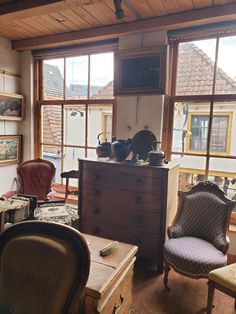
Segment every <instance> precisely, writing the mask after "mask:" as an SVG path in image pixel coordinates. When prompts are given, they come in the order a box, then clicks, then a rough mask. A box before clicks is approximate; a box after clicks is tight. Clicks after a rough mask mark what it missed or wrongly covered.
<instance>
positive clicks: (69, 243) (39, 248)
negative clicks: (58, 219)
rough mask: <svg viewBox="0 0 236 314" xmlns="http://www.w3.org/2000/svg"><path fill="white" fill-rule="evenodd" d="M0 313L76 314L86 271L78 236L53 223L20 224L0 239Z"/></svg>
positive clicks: (87, 265) (87, 258) (86, 256)
mask: <svg viewBox="0 0 236 314" xmlns="http://www.w3.org/2000/svg"><path fill="white" fill-rule="evenodd" d="M0 265H1V271H0V313H1V314H7V313H17V314H30V313H42V314H69V313H72V312H73V313H78V312H79V309H78V304H79V303H78V298H79V296H80V294H81V293H82V291H83V289H84V287H85V285H86V282H87V279H88V275H89V270H90V252H89V249H88V245H87V242H86V240H85V239H84V237H83V236H82V235H81V233H80V232H79V231H77V230H76V229H74V228H71V227H69V226H66V225H62V224H57V223H53V222H39V221H27V222H20V223H18V224H15V225H13V226H12V227H9V228H8V229H6V230H5V231H4V232H3V233H2V234H1V235H0Z"/></svg>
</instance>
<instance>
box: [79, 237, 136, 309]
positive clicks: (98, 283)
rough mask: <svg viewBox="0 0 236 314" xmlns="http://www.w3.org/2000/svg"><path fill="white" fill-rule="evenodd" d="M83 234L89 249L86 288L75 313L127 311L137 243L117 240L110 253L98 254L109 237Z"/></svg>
mask: <svg viewBox="0 0 236 314" xmlns="http://www.w3.org/2000/svg"><path fill="white" fill-rule="evenodd" d="M84 236H85V238H86V240H87V242H88V244H89V247H90V251H91V267H90V274H89V279H88V282H87V285H86V288H85V289H84V292H83V294H82V296H81V297H80V299H79V302H78V303H79V305H78V306H79V313H83V314H95V313H100V314H111V313H118V312H119V314H129V313H131V310H132V286H133V266H134V261H135V254H136V253H137V250H138V248H137V246H134V245H131V244H125V243H121V242H119V245H118V248H117V249H116V250H115V251H114V252H113V253H112V254H111V255H109V256H105V257H102V256H100V255H99V250H100V249H101V248H102V247H104V246H106V245H107V244H108V243H110V242H111V240H109V239H104V238H99V237H95V236H92V235H87V234H84ZM75 313H78V311H77V312H75Z"/></svg>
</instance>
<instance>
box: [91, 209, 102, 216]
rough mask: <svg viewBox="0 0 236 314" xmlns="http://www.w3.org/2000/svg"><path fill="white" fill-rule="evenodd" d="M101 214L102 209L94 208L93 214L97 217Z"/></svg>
mask: <svg viewBox="0 0 236 314" xmlns="http://www.w3.org/2000/svg"><path fill="white" fill-rule="evenodd" d="M100 212H101V209H100V208H99V207H94V209H93V213H94V214H95V215H97V214H99V213H100Z"/></svg>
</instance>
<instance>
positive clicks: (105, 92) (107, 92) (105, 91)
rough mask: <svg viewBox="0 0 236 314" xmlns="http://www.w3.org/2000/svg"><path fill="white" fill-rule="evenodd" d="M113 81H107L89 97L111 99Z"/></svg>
mask: <svg viewBox="0 0 236 314" xmlns="http://www.w3.org/2000/svg"><path fill="white" fill-rule="evenodd" d="M113 97H114V95H113V81H111V82H109V83H108V84H107V85H105V86H104V87H103V88H102V89H101V88H100V90H99V91H98V93H97V94H95V95H93V96H92V97H91V99H111V98H113Z"/></svg>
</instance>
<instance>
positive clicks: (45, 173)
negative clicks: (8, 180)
mask: <svg viewBox="0 0 236 314" xmlns="http://www.w3.org/2000/svg"><path fill="white" fill-rule="evenodd" d="M55 171H56V169H55V166H54V164H53V163H52V162H50V161H48V160H43V159H41V158H37V159H33V160H28V161H26V162H24V163H22V164H20V165H19V166H18V168H17V172H18V175H19V177H20V183H21V191H20V192H21V193H23V194H27V195H36V196H37V197H38V200H41V201H44V200H45V199H46V198H47V196H48V193H49V192H50V191H51V183H52V179H53V177H54V176H55Z"/></svg>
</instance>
